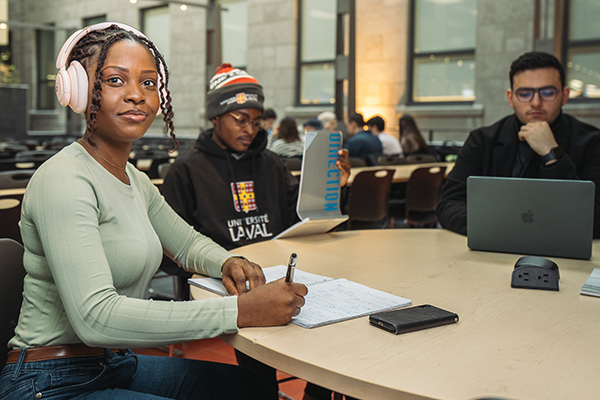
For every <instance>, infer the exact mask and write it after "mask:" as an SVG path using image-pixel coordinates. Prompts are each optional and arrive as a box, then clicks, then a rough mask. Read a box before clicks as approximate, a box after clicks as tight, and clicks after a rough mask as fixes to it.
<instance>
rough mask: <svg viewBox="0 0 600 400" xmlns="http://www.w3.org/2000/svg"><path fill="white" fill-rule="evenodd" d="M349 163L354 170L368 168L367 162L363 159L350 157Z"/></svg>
mask: <svg viewBox="0 0 600 400" xmlns="http://www.w3.org/2000/svg"><path fill="white" fill-rule="evenodd" d="M348 161H349V162H350V166H351V167H352V168H359V167H366V166H367V162H366V161H365V160H363V159H362V158H358V157H349V158H348Z"/></svg>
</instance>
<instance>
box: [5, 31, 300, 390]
mask: <svg viewBox="0 0 600 400" xmlns="http://www.w3.org/2000/svg"><path fill="white" fill-rule="evenodd" d="M57 65H58V66H59V68H61V70H60V72H59V78H57V94H58V97H59V100H60V101H61V104H63V105H66V104H69V106H71V107H72V108H73V109H74V110H76V111H79V112H85V115H86V119H87V129H86V131H85V134H84V136H83V137H82V138H81V139H80V140H79V141H78V142H77V143H74V144H72V145H70V146H68V147H66V148H65V149H63V150H62V151H61V152H60V153H58V154H57V155H56V156H54V157H53V158H52V159H50V160H48V161H47V162H45V163H44V164H43V165H42V166H41V167H40V168H39V169H38V170H37V171H36V173H35V174H34V176H33V178H32V179H31V181H30V183H29V185H28V188H27V191H26V193H25V197H24V200H23V207H22V216H21V233H22V237H23V242H24V246H25V255H24V266H25V269H26V270H27V276H26V278H25V284H24V293H23V294H24V295H23V305H22V307H21V313H20V317H19V322H18V325H17V327H16V329H15V336H14V337H13V338H12V339H11V340H10V342H9V347H10V348H12V349H13V350H12V351H11V352H10V353H9V356H8V361H7V364H6V366H4V368H3V370H2V375H1V376H0V398H2V399H28V398H31V399H33V398H38V399H39V398H43V399H46V398H48V399H67V398H69V399H71V398H77V399H115V398H118V399H200V398H202V399H240V398H256V399H265V398H273V399H274V398H276V392H275V391H274V390H273V388H272V387H271V386H269V385H268V384H267V383H266V381H265V380H263V378H262V377H260V376H259V375H257V374H254V373H253V372H251V371H248V370H245V369H242V368H239V367H236V366H231V365H223V364H217V363H208V362H202V361H197V360H186V359H178V358H170V357H149V356H139V355H135V354H134V353H133V352H131V350H127V348H131V347H150V346H158V345H165V344H171V343H177V342H181V341H187V340H194V339H201V338H207V337H214V336H217V335H220V334H222V333H233V332H237V330H238V328H240V327H244V326H269V325H282V324H286V323H288V322H289V321H290V319H291V318H292V316H294V315H297V314H298V313H299V312H300V307H301V306H302V305H303V304H304V298H303V296H304V295H305V294H306V293H307V290H306V287H304V286H303V285H300V284H286V283H284V282H276V283H272V284H266V285H263V283H264V275H263V274H262V270H261V268H260V267H259V266H258V265H256V264H254V263H252V262H250V261H248V260H246V259H243V258H241V257H239V256H236V255H235V254H231V253H229V252H227V251H225V250H224V249H223V248H222V247H220V246H218V245H216V244H215V243H214V242H213V241H212V240H210V239H209V238H207V237H205V236H202V235H201V234H199V233H197V232H196V231H194V230H193V229H192V228H191V227H190V226H189V225H188V224H186V223H185V222H184V221H183V220H182V219H181V218H180V217H178V216H177V214H176V213H175V212H174V211H173V210H172V209H171V208H170V207H169V206H168V205H167V204H166V203H165V201H164V200H163V198H162V197H161V196H160V194H159V192H158V190H157V189H156V187H154V185H153V184H152V183H151V182H150V180H149V179H148V178H147V177H146V176H145V175H144V174H143V173H141V172H139V171H138V170H136V169H135V167H133V166H132V165H131V164H128V163H127V159H128V155H129V152H130V151H131V146H132V143H133V142H134V141H135V140H137V139H140V138H141V137H142V136H143V135H144V133H145V132H146V130H147V129H148V127H149V126H150V124H151V123H152V121H153V120H154V117H155V116H156V115H157V114H159V113H161V112H162V114H163V116H164V121H165V124H166V126H167V129H168V131H169V133H170V135H171V136H172V137H173V139H174V135H173V124H172V122H171V121H172V117H173V111H172V107H171V99H170V95H169V91H168V90H167V89H166V87H167V83H168V74H167V68H166V65H165V63H164V60H163V58H162V56H161V55H160V53H159V52H158V50H157V49H156V47H155V46H154V45H153V44H152V43H151V42H150V41H149V40H148V39H147V38H146V37H145V36H143V35H142V34H141V33H139V32H138V31H136V30H135V29H133V28H131V27H128V26H126V25H122V24H114V23H103V24H98V25H94V26H92V27H88V28H86V29H84V30H81V31H79V32H76V33H75V34H74V35H73V36H72V37H71V38H69V40H67V43H66V44H65V46H63V49H62V50H61V54H60V55H59V59H58V61H57ZM67 65H69V68H68V69H65V68H63V67H66V66H67ZM88 77H89V79H88ZM67 81H68V82H67ZM163 251H164V252H165V253H166V254H168V255H169V256H171V257H172V258H173V259H174V260H175V261H177V263H178V264H179V265H181V266H182V267H183V268H185V269H187V270H189V271H194V272H199V273H203V274H207V275H211V276H216V277H222V278H223V283H224V285H225V287H226V288H227V290H228V291H229V293H230V294H234V295H236V296H230V297H226V298H216V299H210V300H202V301H189V302H161V301H151V300H144V299H143V294H144V290H145V288H146V286H147V284H148V282H149V281H150V279H151V278H152V276H153V275H154V273H155V272H156V271H157V269H158V266H159V264H160V261H161V259H162V253H163ZM246 283H248V286H249V288H250V290H249V291H247V290H246ZM117 349H119V350H117Z"/></svg>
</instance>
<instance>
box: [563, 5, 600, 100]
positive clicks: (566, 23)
mask: <svg viewBox="0 0 600 400" xmlns="http://www.w3.org/2000/svg"><path fill="white" fill-rule="evenodd" d="M572 1H573V0H564V8H563V21H562V22H563V25H562V26H563V29H562V35H561V36H562V46H561V60H562V64H563V66H564V69H565V85H566V86H567V87H569V82H568V81H567V78H568V72H569V71H568V67H567V65H568V63H569V59H568V55H569V49H573V48H582V47H587V46H598V47H600V37H598V38H597V39H583V40H570V38H569V30H570V29H569V28H570V25H571V24H570V21H571V12H570V11H571V2H572ZM598 52H599V54H600V50H599V51H598ZM569 103H581V104H598V103H600V97H596V98H589V97H583V96H581V97H574V98H569Z"/></svg>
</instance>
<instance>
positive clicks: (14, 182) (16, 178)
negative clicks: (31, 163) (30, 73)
mask: <svg viewBox="0 0 600 400" xmlns="http://www.w3.org/2000/svg"><path fill="white" fill-rule="evenodd" d="M34 172H35V170H34V169H24V170H19V171H0V190H1V189H17V188H24V187H26V186H27V184H28V183H29V180H30V179H31V176H32V175H33V173H34Z"/></svg>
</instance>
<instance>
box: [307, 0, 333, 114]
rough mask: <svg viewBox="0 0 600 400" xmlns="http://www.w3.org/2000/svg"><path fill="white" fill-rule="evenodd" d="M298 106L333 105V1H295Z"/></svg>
mask: <svg viewBox="0 0 600 400" xmlns="http://www.w3.org/2000/svg"><path fill="white" fill-rule="evenodd" d="M298 6H299V7H300V8H299V15H300V23H299V24H298V26H299V34H298V37H299V38H300V43H299V46H298V48H299V52H298V53H299V54H298V61H299V62H298V78H297V87H298V88H297V103H298V104H306V105H309V104H333V103H335V45H336V36H335V35H336V19H337V1H336V0H302V1H299V2H298Z"/></svg>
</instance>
